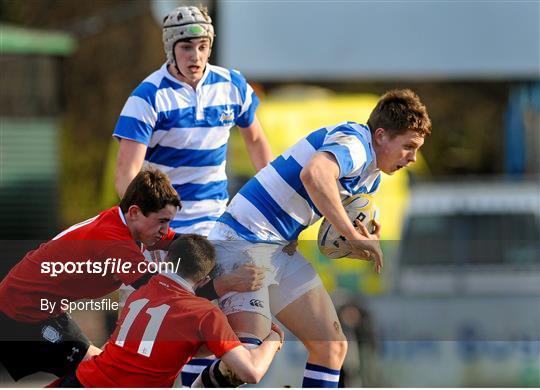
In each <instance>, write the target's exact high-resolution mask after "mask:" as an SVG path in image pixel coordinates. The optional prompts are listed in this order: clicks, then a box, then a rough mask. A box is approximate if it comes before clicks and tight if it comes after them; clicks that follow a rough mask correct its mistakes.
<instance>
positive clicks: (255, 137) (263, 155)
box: [238, 115, 273, 171]
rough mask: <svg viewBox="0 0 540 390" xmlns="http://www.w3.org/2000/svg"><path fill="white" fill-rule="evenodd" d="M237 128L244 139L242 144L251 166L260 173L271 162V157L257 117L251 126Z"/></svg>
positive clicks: (268, 145) (270, 150) (270, 151)
mask: <svg viewBox="0 0 540 390" xmlns="http://www.w3.org/2000/svg"><path fill="white" fill-rule="evenodd" d="M238 128H239V130H240V134H241V135H242V138H243V139H244V143H245V144H246V149H247V152H248V155H249V158H250V159H251V162H252V163H253V166H254V167H255V169H256V170H257V171H260V170H261V169H262V168H264V167H265V166H266V165H268V163H269V162H270V161H272V158H273V156H272V149H271V148H270V144H269V143H268V140H267V139H266V136H265V135H264V131H263V129H262V126H261V123H260V122H259V119H258V118H257V115H255V117H254V118H253V122H251V125H249V126H248V127H238Z"/></svg>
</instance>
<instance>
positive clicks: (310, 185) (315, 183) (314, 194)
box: [300, 152, 358, 241]
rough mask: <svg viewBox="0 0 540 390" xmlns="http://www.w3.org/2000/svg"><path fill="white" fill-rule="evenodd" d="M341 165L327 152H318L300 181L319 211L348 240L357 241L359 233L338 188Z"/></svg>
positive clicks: (308, 164) (303, 170)
mask: <svg viewBox="0 0 540 390" xmlns="http://www.w3.org/2000/svg"><path fill="white" fill-rule="evenodd" d="M338 178H339V165H338V163H337V161H336V158H335V157H334V156H333V155H332V154H331V153H327V152H317V153H315V155H314V156H313V157H312V158H311V160H310V161H309V162H308V163H307V165H306V166H304V168H303V169H302V171H301V172H300V180H301V181H302V184H304V187H305V188H306V191H307V193H308V195H309V197H310V198H311V200H313V203H314V204H315V206H317V209H318V210H319V211H320V212H321V213H322V214H323V215H324V216H325V217H326V219H328V220H329V221H330V223H331V224H332V225H333V226H334V228H335V229H336V231H337V232H338V233H339V234H341V235H343V236H344V237H345V238H346V239H347V240H350V241H352V240H355V239H357V236H358V232H357V231H356V230H355V229H354V226H353V225H352V224H351V222H350V221H349V217H348V216H347V213H346V212H345V209H344V208H343V206H342V205H341V198H340V195H339V190H338V187H337V184H336V182H337V180H338Z"/></svg>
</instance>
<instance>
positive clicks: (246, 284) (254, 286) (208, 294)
mask: <svg viewBox="0 0 540 390" xmlns="http://www.w3.org/2000/svg"><path fill="white" fill-rule="evenodd" d="M263 281H264V268H262V267H257V266H256V265H255V264H243V265H241V266H240V267H238V268H237V269H235V270H234V271H233V272H231V273H230V274H225V275H221V276H218V277H217V278H215V279H212V280H210V281H209V282H208V283H206V284H204V285H202V286H200V287H199V288H198V289H197V290H195V293H196V294H197V296H199V297H203V298H207V299H210V300H213V299H217V298H218V297H222V296H223V295H225V294H227V293H229V292H231V291H236V292H247V291H255V290H258V289H260V288H261V287H262V285H263Z"/></svg>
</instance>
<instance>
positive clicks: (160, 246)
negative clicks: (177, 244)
mask: <svg viewBox="0 0 540 390" xmlns="http://www.w3.org/2000/svg"><path fill="white" fill-rule="evenodd" d="M175 236H176V232H175V231H174V230H172V229H171V228H169V231H168V232H167V233H166V234H164V235H163V237H161V240H159V241H158V242H156V243H155V244H154V245H153V246H151V247H148V248H146V249H148V250H149V251H157V250H162V251H165V250H167V249H168V248H169V245H171V243H172V242H173V241H174V239H175Z"/></svg>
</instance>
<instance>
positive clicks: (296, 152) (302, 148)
mask: <svg viewBox="0 0 540 390" xmlns="http://www.w3.org/2000/svg"><path fill="white" fill-rule="evenodd" d="M315 152H316V150H315V149H314V148H313V146H311V144H310V143H309V141H308V140H306V139H305V138H303V139H301V140H300V141H298V142H297V143H296V144H294V145H293V146H291V147H290V148H289V149H287V150H286V151H285V152H283V154H282V156H283V158H285V159H287V158H289V157H291V156H292V158H294V159H295V160H296V161H297V162H298V164H300V165H302V166H304V165H306V164H307V163H308V161H309V160H310V159H311V157H313V153H315Z"/></svg>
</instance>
